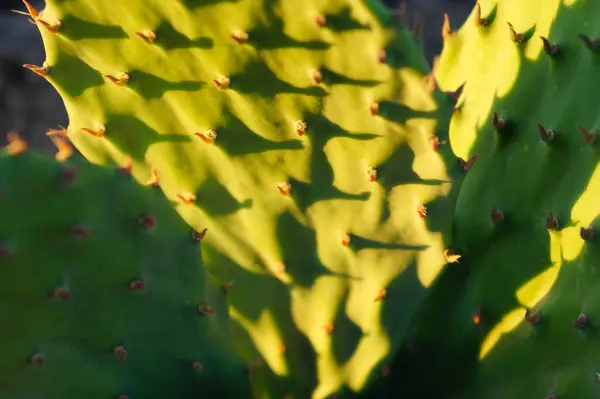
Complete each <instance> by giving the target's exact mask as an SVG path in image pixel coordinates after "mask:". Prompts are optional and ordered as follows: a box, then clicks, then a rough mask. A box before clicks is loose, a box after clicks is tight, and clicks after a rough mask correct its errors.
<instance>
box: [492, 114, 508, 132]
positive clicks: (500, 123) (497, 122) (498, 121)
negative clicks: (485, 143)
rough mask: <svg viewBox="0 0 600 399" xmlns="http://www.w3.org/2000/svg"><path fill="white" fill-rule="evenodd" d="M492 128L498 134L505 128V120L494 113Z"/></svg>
mask: <svg viewBox="0 0 600 399" xmlns="http://www.w3.org/2000/svg"><path fill="white" fill-rule="evenodd" d="M492 127H493V128H494V129H495V130H496V131H498V132H499V131H500V130H502V129H504V128H505V127H506V119H504V118H501V117H500V116H498V114H497V113H496V112H494V116H493V117H492Z"/></svg>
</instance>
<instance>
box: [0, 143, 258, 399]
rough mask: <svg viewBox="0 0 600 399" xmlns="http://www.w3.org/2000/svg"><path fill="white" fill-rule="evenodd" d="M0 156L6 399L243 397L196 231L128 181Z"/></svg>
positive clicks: (1, 374) (1, 363) (28, 155)
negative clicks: (210, 301)
mask: <svg viewBox="0 0 600 399" xmlns="http://www.w3.org/2000/svg"><path fill="white" fill-rule="evenodd" d="M11 139H12V140H11V143H10V144H9V146H8V147H7V150H6V151H4V152H3V153H2V154H0V221H1V223H0V291H1V292H2V294H1V295H0V320H1V325H2V328H1V329H0V352H1V353H2V356H1V357H0V386H2V397H10V398H15V399H25V398H34V397H35V398H48V399H50V398H84V397H103V398H114V399H117V398H119V399H126V398H132V399H134V398H139V397H144V398H157V399H158V398H167V397H177V398H198V397H205V396H206V397H215V398H216V397H238V398H242V397H248V396H249V394H250V393H249V391H248V389H249V384H248V378H247V375H246V372H245V370H244V367H243V363H242V362H241V361H240V360H239V359H237V357H236V356H235V355H234V354H232V353H229V352H231V351H230V350H229V349H228V347H227V345H225V344H224V342H221V341H222V339H226V337H220V336H218V335H217V334H216V332H215V331H217V330H215V329H213V328H211V325H212V324H214V322H211V320H210V318H209V317H208V316H205V315H203V314H201V313H199V310H204V311H205V312H206V309H205V308H204V305H203V304H202V302H203V300H204V299H205V297H204V295H205V288H204V284H205V276H204V272H203V269H202V262H201V258H200V257H199V256H198V254H199V248H198V243H197V242H195V241H194V240H193V239H192V236H191V234H190V229H189V226H188V225H187V224H186V223H184V222H183V221H182V220H181V219H180V217H179V216H178V215H177V213H176V212H175V211H174V210H173V209H172V207H171V205H170V204H169V203H168V201H166V200H165V198H164V196H163V195H162V193H161V192H160V190H157V189H156V188H154V187H141V186H139V185H138V184H136V183H134V182H133V181H132V179H131V178H130V177H129V176H128V173H127V172H128V171H127V170H126V169H122V170H111V169H107V168H101V167H98V166H92V165H90V164H89V163H87V162H86V161H83V160H81V159H69V160H65V158H66V156H68V155H69V153H70V148H69V146H68V145H67V143H66V142H65V141H64V139H62V138H56V139H57V140H59V141H58V142H59V143H60V144H61V147H60V148H61V151H60V152H59V154H57V155H58V156H59V158H60V159H61V160H62V162H57V161H55V160H53V159H51V158H49V157H47V156H46V155H40V154H36V153H34V152H30V151H25V150H26V144H25V143H24V142H23V140H21V139H20V138H18V137H15V136H14V135H11Z"/></svg>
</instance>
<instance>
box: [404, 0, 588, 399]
mask: <svg viewBox="0 0 600 399" xmlns="http://www.w3.org/2000/svg"><path fill="white" fill-rule="evenodd" d="M599 12H600V5H599V4H598V3H597V2H595V1H588V0H579V1H575V0H570V1H563V0H552V1H543V2H536V1H531V2H523V1H518V0H504V1H498V2H497V1H481V2H480V4H479V5H478V6H477V7H476V8H475V9H474V11H473V13H472V15H471V16H470V18H469V19H468V20H467V22H466V23H465V25H464V26H463V27H462V28H461V29H460V30H458V31H453V30H452V29H451V26H450V25H449V23H447V24H446V25H445V26H444V29H443V35H444V37H445V45H444V50H443V53H442V55H441V58H440V60H439V65H438V69H437V71H436V77H437V80H438V83H439V85H440V87H441V88H442V89H443V90H447V91H453V90H456V89H457V88H458V87H461V86H463V85H464V86H463V89H462V94H461V96H460V98H459V99H458V102H457V105H456V110H455V112H454V115H453V117H452V121H451V123H450V144H451V146H452V149H453V150H454V152H455V153H456V154H457V155H459V156H462V157H466V156H468V155H469V154H473V153H478V154H479V158H478V161H477V165H476V167H474V168H473V169H472V170H471V171H470V172H469V174H468V175H467V176H466V178H465V180H464V182H463V185H462V186H461V191H460V193H459V195H458V200H457V205H456V210H455V215H454V217H455V222H454V223H455V229H454V235H453V243H452V248H453V249H454V250H455V251H456V252H457V253H458V254H460V255H462V257H461V263H460V264H459V265H456V266H454V265H453V266H452V267H450V268H448V269H447V270H446V271H445V274H444V275H443V276H442V277H441V278H440V280H439V284H437V285H436V286H435V287H434V288H433V289H434V292H435V294H433V295H432V296H431V297H430V299H431V301H429V302H428V303H427V306H426V307H425V309H426V310H425V311H423V313H422V314H421V317H419V318H418V320H419V323H416V326H417V327H415V329H414V334H415V335H414V339H415V342H414V345H412V351H411V350H406V352H405V353H404V354H403V356H400V357H399V360H398V361H397V362H396V364H395V367H394V368H393V371H394V372H397V374H396V375H398V376H399V378H398V380H397V382H398V383H399V385H401V384H402V383H406V382H407V381H410V382H411V383H412V387H413V388H412V389H413V391H410V389H405V390H404V391H403V392H402V393H403V394H406V395H408V396H407V397H411V398H421V397H423V398H425V397H426V398H429V397H434V396H435V395H436V394H437V393H439V392H445V394H446V396H444V397H460V398H463V397H464V398H490V399H493V398H534V397H537V398H544V397H546V398H563V397H564V398H567V397H568V398H572V397H573V398H592V397H597V396H598V395H599V393H598V392H599V388H600V387H599V386H598V380H599V378H598V374H597V373H598V372H600V364H599V363H598V358H597V353H598V348H599V347H598V341H597V336H596V335H595V334H596V332H597V327H598V322H599V320H600V307H599V306H598V283H599V281H598V277H597V275H598V271H597V261H595V259H597V257H598V244H597V242H596V240H595V239H594V235H597V231H596V233H594V230H595V229H597V228H598V227H600V226H598V225H597V223H596V222H595V219H596V217H597V215H598V212H599V211H600V203H599V202H598V199H599V198H600V175H599V173H600V170H599V169H598V140H597V138H596V133H595V132H596V131H597V129H598V126H599V125H598V123H599V122H600V120H599V119H598V112H597V110H598V106H599V105H600V101H599V100H598V99H597V93H598V90H599V89H600V81H598V79H596V78H595V76H596V75H597V73H598V65H599V64H598V57H599V56H600V55H599V54H600V53H599V49H600V47H599V46H598V40H597V39H596V38H597V37H598V35H599V34H600V30H599V28H598V27H597V26H596V25H597V24H595V21H596V19H597V16H598V13H599ZM457 292H461V295H457ZM436 364H437V365H438V367H439V369H438V368H434V369H432V367H431V366H432V365H436ZM406 370H412V372H411V371H409V372H406ZM420 374H421V376H423V375H428V376H430V377H431V378H428V379H426V380H425V379H421V381H423V383H422V384H421V385H418V386H416V387H415V384H414V382H415V381H417V379H416V378H414V377H415V376H418V375H420ZM403 378H406V380H403ZM405 386H407V385H405Z"/></svg>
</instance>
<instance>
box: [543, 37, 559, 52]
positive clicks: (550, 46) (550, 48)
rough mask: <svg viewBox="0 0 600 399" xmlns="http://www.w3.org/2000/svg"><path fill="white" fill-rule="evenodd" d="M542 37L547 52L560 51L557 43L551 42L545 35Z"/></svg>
mask: <svg viewBox="0 0 600 399" xmlns="http://www.w3.org/2000/svg"><path fill="white" fill-rule="evenodd" d="M540 39H542V42H543V43H544V51H545V52H546V54H548V55H556V54H557V53H558V45H557V44H554V43H550V42H549V41H548V39H546V38H545V37H544V36H540Z"/></svg>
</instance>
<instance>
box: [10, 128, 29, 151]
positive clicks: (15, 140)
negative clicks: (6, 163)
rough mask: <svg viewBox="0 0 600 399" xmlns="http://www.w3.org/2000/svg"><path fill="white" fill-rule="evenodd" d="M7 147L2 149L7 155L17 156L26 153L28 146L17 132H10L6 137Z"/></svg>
mask: <svg viewBox="0 0 600 399" xmlns="http://www.w3.org/2000/svg"><path fill="white" fill-rule="evenodd" d="M6 138H7V140H8V145H7V146H6V147H4V149H5V150H6V153H7V154H8V155H13V156H14V155H19V154H22V153H24V152H25V151H27V148H28V147H29V144H27V141H25V140H24V139H23V138H22V137H21V135H20V134H19V133H17V132H10V133H8V134H7V135H6Z"/></svg>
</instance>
